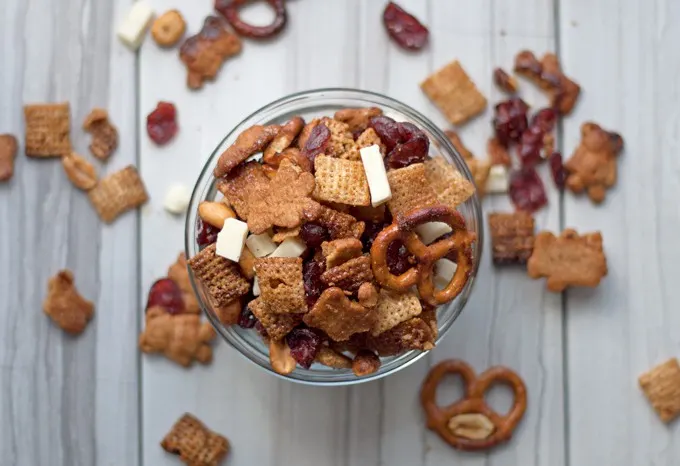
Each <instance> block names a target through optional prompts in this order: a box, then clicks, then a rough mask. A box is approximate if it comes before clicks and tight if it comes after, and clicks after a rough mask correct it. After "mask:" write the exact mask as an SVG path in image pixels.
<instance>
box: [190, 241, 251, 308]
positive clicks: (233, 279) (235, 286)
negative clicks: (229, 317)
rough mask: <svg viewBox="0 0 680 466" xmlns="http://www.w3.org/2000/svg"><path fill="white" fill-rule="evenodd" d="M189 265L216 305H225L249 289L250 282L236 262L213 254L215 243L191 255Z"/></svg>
mask: <svg viewBox="0 0 680 466" xmlns="http://www.w3.org/2000/svg"><path fill="white" fill-rule="evenodd" d="M189 267H191V270H193V272H194V275H195V276H196V279H198V280H199V281H200V282H201V283H202V284H203V286H205V288H206V291H207V292H208V295H209V296H210V298H211V299H212V300H213V304H214V305H215V306H217V307H222V306H226V305H227V304H229V302H230V301H232V300H233V299H235V298H238V297H240V296H243V295H244V294H246V293H247V292H248V291H249V290H250V283H249V282H248V281H247V280H246V279H245V278H243V276H242V275H241V271H240V268H239V266H238V264H235V263H234V262H232V261H230V260H228V259H225V258H224V257H220V256H218V255H217V254H215V244H211V245H210V246H208V247H206V248H205V249H203V250H202V251H201V252H199V253H198V254H196V255H195V256H194V257H192V258H191V260H189Z"/></svg>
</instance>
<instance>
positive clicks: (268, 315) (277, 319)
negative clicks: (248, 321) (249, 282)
mask: <svg viewBox="0 0 680 466" xmlns="http://www.w3.org/2000/svg"><path fill="white" fill-rule="evenodd" d="M248 309H250V312H252V313H253V314H254V315H255V317H257V320H259V321H260V323H261V324H262V326H263V327H264V329H265V330H266V331H267V335H269V338H271V339H272V340H275V341H278V340H281V339H282V338H283V337H285V336H286V335H288V332H290V331H291V330H293V329H294V328H295V327H297V326H298V325H299V324H300V323H301V322H302V314H275V313H274V312H272V310H271V308H270V307H269V306H267V305H266V304H265V302H264V301H262V298H257V299H254V300H252V301H251V302H250V303H248Z"/></svg>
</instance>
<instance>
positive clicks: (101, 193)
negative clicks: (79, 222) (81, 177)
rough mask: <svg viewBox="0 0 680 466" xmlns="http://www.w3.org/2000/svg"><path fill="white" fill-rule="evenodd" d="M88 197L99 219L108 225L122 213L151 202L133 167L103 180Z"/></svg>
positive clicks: (130, 166)
mask: <svg viewBox="0 0 680 466" xmlns="http://www.w3.org/2000/svg"><path fill="white" fill-rule="evenodd" d="M87 195H88V196H89V198H90V201H91V202H92V205H93V206H94V208H95V210H96V211H97V213H98V214H99V217H100V218H101V219H102V220H103V221H104V222H106V223H111V222H113V221H114V220H115V219H116V218H117V217H118V216H119V215H121V214H122V213H124V212H126V211H128V210H132V209H135V208H137V207H139V206H141V205H142V204H144V203H145V202H146V201H148V200H149V196H148V195H147V193H146V188H145V187H144V182H143V181H142V179H141V178H140V176H139V173H138V172H137V169H136V168H135V167H133V166H132V165H129V166H127V167H125V168H123V169H122V170H119V171H117V172H115V173H112V174H110V175H109V176H107V177H106V178H103V179H101V180H100V181H99V183H98V184H97V186H95V187H94V188H92V189H91V190H90V191H88V193H87Z"/></svg>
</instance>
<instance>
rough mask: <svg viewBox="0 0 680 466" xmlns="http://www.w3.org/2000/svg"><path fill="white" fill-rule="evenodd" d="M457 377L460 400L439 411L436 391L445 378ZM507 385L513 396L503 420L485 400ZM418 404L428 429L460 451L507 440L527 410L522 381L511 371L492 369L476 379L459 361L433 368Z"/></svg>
mask: <svg viewBox="0 0 680 466" xmlns="http://www.w3.org/2000/svg"><path fill="white" fill-rule="evenodd" d="M448 374H458V375H460V376H461V378H462V379H463V384H464V387H465V388H464V395H463V398H462V399H460V400H458V401H456V402H454V403H452V404H450V405H448V406H445V407H441V406H439V405H438V404H437V387H438V386H439V384H440V383H441V381H442V379H443V378H444V376H446V375H448ZM496 383H503V384H506V385H508V386H509V387H510V388H511V389H512V391H513V394H514V401H513V404H512V408H511V409H510V411H509V412H508V414H506V415H504V416H502V415H500V414H498V413H497V412H496V411H494V410H493V409H492V408H491V407H490V406H489V405H488V404H487V403H486V401H485V400H484V393H485V392H486V391H487V390H488V389H489V388H491V386H492V385H493V384H496ZM420 402H421V403H422V405H423V409H425V414H426V416H427V427H428V428H429V429H430V430H433V431H435V432H436V433H437V434H439V436H440V437H441V438H442V439H443V440H444V441H445V442H447V443H448V444H449V445H451V446H452V447H454V448H456V449H459V450H466V451H476V450H484V449H487V448H491V447H493V446H496V445H498V444H499V443H501V442H506V441H508V440H510V437H511V436H512V433H513V431H514V430H515V427H517V424H518V423H519V421H520V420H521V419H522V417H523V416H524V411H525V410H526V407H527V391H526V386H525V385H524V382H523V381H522V379H521V378H520V377H519V376H518V375H517V374H516V373H515V372H514V371H512V370H511V369H508V368H507V367H503V366H494V367H491V368H489V369H487V370H486V371H484V372H483V373H481V374H479V375H476V374H475V371H474V369H472V367H470V365H469V364H467V363H466V362H464V361H461V360H459V359H448V360H446V361H442V362H440V363H439V364H437V365H436V366H434V367H433V368H432V369H431V370H430V372H429V373H428V374H427V377H426V378H425V381H424V382H423V386H422V388H421V390H420Z"/></svg>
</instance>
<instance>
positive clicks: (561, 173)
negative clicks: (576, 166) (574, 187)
mask: <svg viewBox="0 0 680 466" xmlns="http://www.w3.org/2000/svg"><path fill="white" fill-rule="evenodd" d="M550 172H551V173H552V177H553V180H554V181H555V185H556V186H557V187H558V188H559V189H564V183H565V182H566V181H567V175H568V173H567V169H566V168H564V164H563V163H562V154H560V153H559V152H554V153H553V154H552V155H551V156H550Z"/></svg>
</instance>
